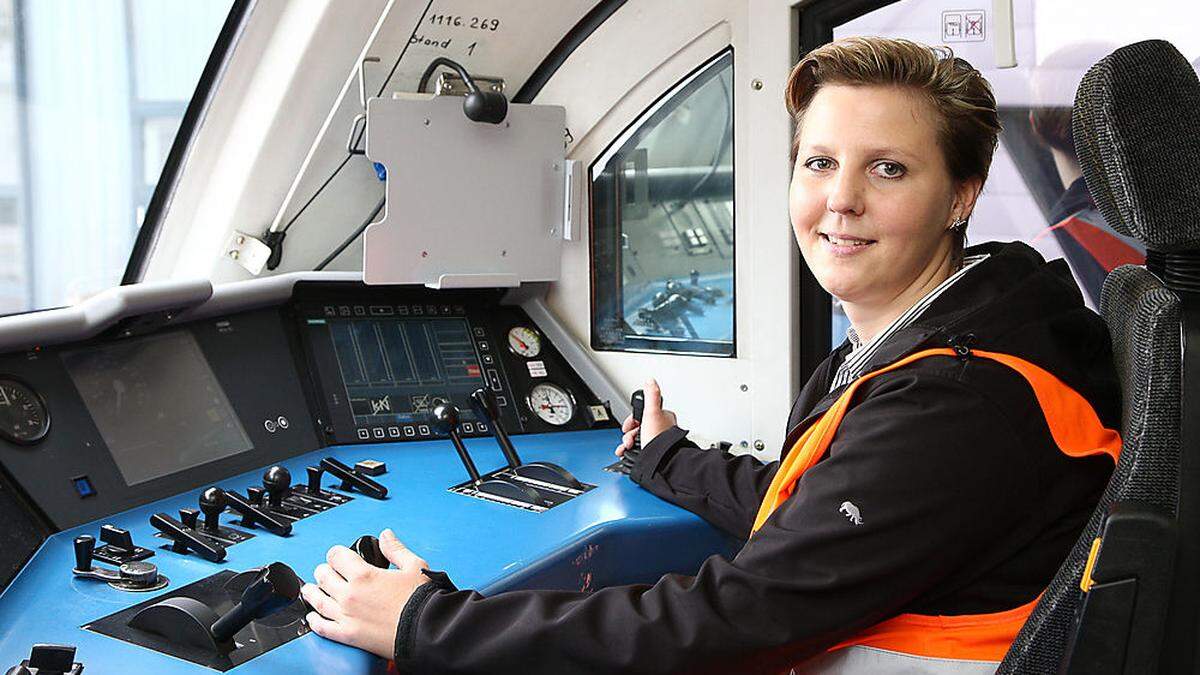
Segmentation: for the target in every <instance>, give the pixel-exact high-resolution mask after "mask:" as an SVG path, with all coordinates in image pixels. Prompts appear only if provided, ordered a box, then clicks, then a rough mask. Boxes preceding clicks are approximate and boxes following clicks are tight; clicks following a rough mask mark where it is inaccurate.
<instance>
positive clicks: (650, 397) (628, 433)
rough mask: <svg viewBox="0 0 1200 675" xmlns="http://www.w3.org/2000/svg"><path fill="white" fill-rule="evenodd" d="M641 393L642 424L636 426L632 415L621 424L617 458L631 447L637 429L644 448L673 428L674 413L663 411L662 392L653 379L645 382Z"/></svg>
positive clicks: (636, 422) (636, 423) (674, 421)
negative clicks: (642, 404)
mask: <svg viewBox="0 0 1200 675" xmlns="http://www.w3.org/2000/svg"><path fill="white" fill-rule="evenodd" d="M642 391H643V393H644V394H645V396H646V406H645V408H643V409H642V422H641V424H638V421H637V420H635V419H633V415H630V416H629V417H626V418H625V421H624V422H622V423H621V431H623V432H625V435H624V436H623V437H622V438H621V444H620V445H618V446H617V449H616V455H617V457H621V456H623V455H624V454H625V451H626V450H628V449H629V448H632V447H633V442H634V440H635V439H636V438H637V435H638V429H639V428H640V429H641V432H642V447H645V446H646V444H648V443H649V442H650V441H652V440H654V437H655V436H657V435H659V434H661V433H662V432H664V431H666V430H667V429H670V428H671V427H673V426H675V423H676V419H675V413H673V412H671V411H670V410H663V407H662V390H660V389H659V388H658V382H656V381H655V380H653V379H650V380H647V381H646V385H645V386H644V387H643V389H642Z"/></svg>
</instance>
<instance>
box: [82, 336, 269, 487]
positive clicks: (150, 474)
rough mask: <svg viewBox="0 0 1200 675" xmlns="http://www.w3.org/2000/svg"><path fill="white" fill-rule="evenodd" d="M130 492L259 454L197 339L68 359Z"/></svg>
mask: <svg viewBox="0 0 1200 675" xmlns="http://www.w3.org/2000/svg"><path fill="white" fill-rule="evenodd" d="M62 359H63V363H64V364H65V365H66V368H67V372H68V373H69V374H70V376H71V379H72V380H73V381H74V382H75V387H76V388H77V389H78V390H79V395H80V396H81V397H82V398H83V402H84V405H86V406H87V409H88V412H89V413H90V414H91V416H92V419H93V420H94V421H95V423H96V427H97V428H98V429H99V430H100V436H101V437H102V438H103V439H104V443H105V444H106V445H107V446H108V450H109V452H110V453H111V454H112V457H113V460H114V461H115V462H116V464H117V468H118V469H120V471H121V475H122V476H123V477H124V478H125V482H126V483H128V484H129V485H136V484H138V483H144V482H146V481H149V480H153V479H155V478H160V477H162V476H166V475H169V474H172V473H175V472H177V471H182V470H183V469H188V468H191V467H194V466H199V465H201V464H206V463H208V462H212V461H214V460H218V459H221V458H223V457H229V456H231V455H236V454H238V453H241V452H246V451H248V450H251V449H253V447H254V446H253V444H252V443H251V442H250V438H249V436H247V435H246V430H245V429H244V428H243V427H242V425H241V422H239V421H238V418H237V415H235V414H234V412H233V408H232V407H231V406H230V405H229V399H228V398H226V396H225V391H224V390H223V389H222V388H221V385H220V384H219V383H218V382H217V378H216V376H215V375H214V374H213V371H212V368H211V367H209V365H208V361H207V360H206V359H205V358H204V353H203V352H201V351H200V346H199V345H198V344H197V343H196V339H195V338H194V337H193V336H192V334H191V333H189V332H186V331H176V332H171V333H164V334H160V335H151V336H147V337H141V338H135V339H131V340H124V341H121V342H115V343H112V344H106V345H101V346H98V347H88V348H85V349H80V350H76V351H71V352H65V353H63V355H62Z"/></svg>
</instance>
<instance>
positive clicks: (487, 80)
mask: <svg viewBox="0 0 1200 675" xmlns="http://www.w3.org/2000/svg"><path fill="white" fill-rule="evenodd" d="M471 78H472V79H474V80H475V86H477V87H479V88H481V89H485V90H488V91H494V92H496V93H498V94H503V93H504V78H500V77H482V76H479V75H472V76H471ZM469 91H470V90H468V89H467V83H466V82H464V81H463V79H462V78H461V77H459V76H458V73H454V72H442V73H439V74H438V79H437V82H436V83H435V84H434V87H433V92H434V93H435V94H437V95H438V96H466V95H467V93H468V92H469Z"/></svg>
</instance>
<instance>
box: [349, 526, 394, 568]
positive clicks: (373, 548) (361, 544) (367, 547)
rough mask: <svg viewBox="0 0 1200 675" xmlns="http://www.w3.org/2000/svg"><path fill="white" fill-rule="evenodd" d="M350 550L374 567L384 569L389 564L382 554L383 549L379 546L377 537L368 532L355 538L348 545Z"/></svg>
mask: <svg viewBox="0 0 1200 675" xmlns="http://www.w3.org/2000/svg"><path fill="white" fill-rule="evenodd" d="M350 550H351V551H354V552H355V553H357V554H358V555H359V557H361V558H362V559H363V560H365V561H367V562H368V563H369V564H371V565H374V566H375V567H379V568H381V569H385V570H386V569H387V568H388V566H389V565H390V564H391V562H390V561H389V560H388V559H387V556H385V555H384V554H383V550H382V549H380V548H379V539H377V538H375V537H373V536H371V535H369V534H364V535H363V536H361V537H359V538H358V539H355V540H354V543H353V544H351V545H350Z"/></svg>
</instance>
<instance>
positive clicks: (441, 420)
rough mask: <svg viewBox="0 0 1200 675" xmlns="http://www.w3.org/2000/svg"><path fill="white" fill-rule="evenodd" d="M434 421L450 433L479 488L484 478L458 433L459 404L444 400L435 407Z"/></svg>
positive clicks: (452, 441)
mask: <svg viewBox="0 0 1200 675" xmlns="http://www.w3.org/2000/svg"><path fill="white" fill-rule="evenodd" d="M433 421H434V426H435V427H436V428H437V430H438V431H439V432H441V433H443V434H450V442H451V443H453V444H454V451H455V452H457V453H458V459H459V460H460V461H461V462H462V465H463V467H464V468H465V469H466V470H467V475H468V476H470V477H471V483H473V484H474V485H475V487H476V488H478V487H479V485H480V483H482V482H483V479H482V478H481V477H480V476H479V469H478V468H476V466H475V460H473V459H471V455H470V453H468V452H467V446H465V445H463V442H462V437H461V436H459V435H458V406H456V405H454V404H453V403H450V402H449V401H442V402H441V403H439V404H437V405H436V406H434V407H433ZM493 428H495V425H493Z"/></svg>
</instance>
